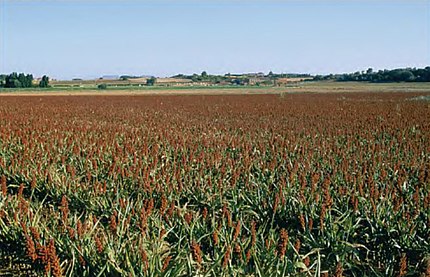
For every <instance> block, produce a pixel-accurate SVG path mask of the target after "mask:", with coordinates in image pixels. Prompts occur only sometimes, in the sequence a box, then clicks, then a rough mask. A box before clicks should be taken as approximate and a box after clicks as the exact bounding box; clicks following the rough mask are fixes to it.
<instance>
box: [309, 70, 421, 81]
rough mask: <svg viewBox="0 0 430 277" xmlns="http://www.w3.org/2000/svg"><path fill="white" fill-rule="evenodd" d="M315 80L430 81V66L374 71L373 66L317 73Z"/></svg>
mask: <svg viewBox="0 0 430 277" xmlns="http://www.w3.org/2000/svg"><path fill="white" fill-rule="evenodd" d="M313 80H314V81H320V80H334V81H339V82H350V81H355V82H361V81H364V82H375V83H388V82H430V66H427V67H425V68H398V69H392V70H388V69H385V70H379V71H373V69H372V68H369V69H367V70H366V71H361V72H360V71H357V72H354V73H344V74H329V75H316V76H315V77H314V78H313Z"/></svg>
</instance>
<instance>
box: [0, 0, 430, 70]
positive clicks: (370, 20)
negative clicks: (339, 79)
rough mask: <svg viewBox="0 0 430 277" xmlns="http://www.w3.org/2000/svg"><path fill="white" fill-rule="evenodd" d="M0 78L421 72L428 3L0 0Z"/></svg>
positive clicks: (428, 37) (427, 57) (427, 59)
mask: <svg viewBox="0 0 430 277" xmlns="http://www.w3.org/2000/svg"><path fill="white" fill-rule="evenodd" d="M0 17H1V18H0V72H4V73H8V72H12V71H18V72H21V71H22V72H31V73H34V74H35V75H36V76H40V75H42V74H48V75H49V76H52V77H55V78H62V79H70V78H74V77H84V78H88V77H98V76H101V75H107V74H135V75H142V74H152V75H156V76H169V75H173V74H176V73H187V74H190V73H194V72H197V73H200V72H201V71H203V70H206V71H208V72H209V73H213V74H224V73H227V72H231V73H239V72H258V71H262V72H268V71H270V70H272V71H274V72H304V73H311V74H316V73H330V72H353V71H357V70H363V69H366V68H368V67H373V68H375V69H382V68H397V67H407V66H410V67H424V66H427V65H430V1H428V0H421V1H419V0H407V1H401V0H394V1H381V0H374V1H370V0H369V1H363V0H361V1H360V0H357V1H348V0H344V1H339V0H338V1H324V0H318V1H317V0H315V1H310V0H308V1H264V0H261V1H258V0H253V1H239V0H234V1H227V0H217V1H209V0H200V1H181V0H170V1H169V0H161V1H160V0H158V1H137V0H134V1H114V0H108V1H100V0H99V1H96V0H92V1H82V0H78V1H46V0H45V1H12V0H0Z"/></svg>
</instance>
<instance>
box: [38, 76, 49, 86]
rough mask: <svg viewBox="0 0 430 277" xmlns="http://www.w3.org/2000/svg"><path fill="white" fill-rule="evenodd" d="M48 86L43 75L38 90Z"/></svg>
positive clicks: (47, 78) (47, 79) (46, 79)
mask: <svg viewBox="0 0 430 277" xmlns="http://www.w3.org/2000/svg"><path fill="white" fill-rule="evenodd" d="M48 86H49V77H48V76H46V75H43V77H42V80H40V82H39V87H40V88H47V87H48Z"/></svg>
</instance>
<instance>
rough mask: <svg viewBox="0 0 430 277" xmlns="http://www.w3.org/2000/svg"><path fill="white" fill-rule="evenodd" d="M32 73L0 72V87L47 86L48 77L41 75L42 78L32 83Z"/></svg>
mask: <svg viewBox="0 0 430 277" xmlns="http://www.w3.org/2000/svg"><path fill="white" fill-rule="evenodd" d="M33 81H34V78H33V74H24V73H17V72H13V73H11V74H9V75H6V74H0V87H4V88H31V87H40V88H47V87H49V77H48V76H46V75H43V77H42V79H40V81H39V83H38V84H34V82H33Z"/></svg>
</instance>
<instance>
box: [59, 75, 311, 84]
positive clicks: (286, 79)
mask: <svg viewBox="0 0 430 277" xmlns="http://www.w3.org/2000/svg"><path fill="white" fill-rule="evenodd" d="M312 79H313V76H311V75H309V74H275V73H272V72H269V73H268V74H265V73H262V72H258V73H247V74H230V73H228V74H225V75H210V74H208V73H206V72H205V71H203V72H202V73H201V74H193V75H184V74H178V75H174V76H171V77H164V78H159V77H154V76H131V75H121V76H120V75H105V76H102V77H100V78H98V79H92V80H85V79H80V78H74V79H72V80H55V79H52V80H51V81H50V85H51V86H53V87H87V86H93V85H96V86H98V87H99V88H108V87H123V86H133V87H142V86H159V87H181V86H183V87H185V86H198V87H206V86H285V85H287V84H289V83H298V82H303V81H306V80H312Z"/></svg>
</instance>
